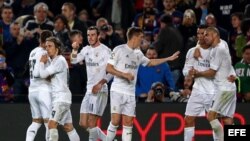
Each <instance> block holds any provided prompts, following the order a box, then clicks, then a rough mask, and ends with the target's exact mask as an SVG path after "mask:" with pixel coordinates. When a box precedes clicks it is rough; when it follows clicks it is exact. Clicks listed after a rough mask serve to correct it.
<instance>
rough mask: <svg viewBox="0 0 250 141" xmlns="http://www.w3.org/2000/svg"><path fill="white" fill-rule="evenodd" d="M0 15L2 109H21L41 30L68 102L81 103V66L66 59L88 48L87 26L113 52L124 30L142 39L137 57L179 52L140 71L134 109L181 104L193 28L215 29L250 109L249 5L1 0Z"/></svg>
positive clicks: (243, 1) (214, 0) (218, 0)
mask: <svg viewBox="0 0 250 141" xmlns="http://www.w3.org/2000/svg"><path fill="white" fill-rule="evenodd" d="M0 8H1V19H0V102H6V103H8V102H27V94H28V86H29V75H30V72H29V62H28V57H29V53H30V52H31V50H32V49H34V48H35V47H37V46H39V41H38V38H39V34H40V33H41V31H42V30H46V29H47V30H50V31H53V34H54V36H56V37H58V38H59V39H60V40H61V42H62V43H63V44H64V56H65V58H66V59H67V60H68V62H69V72H70V83H69V88H70V90H71V92H72V94H73V102H74V101H81V100H82V97H83V95H84V94H85V91H86V81H87V78H86V77H87V76H86V66H85V62H80V63H78V64H74V65H72V64H70V61H69V58H70V57H69V55H70V53H71V50H72V46H71V45H72V43H73V42H77V44H78V45H79V47H81V48H82V47H84V46H85V45H87V34H86V33H87V28H88V27H90V26H93V25H95V26H97V27H98V28H99V29H100V31H101V34H100V41H101V43H103V44H105V45H107V46H108V47H109V48H110V49H111V50H112V49H113V48H115V47H116V46H117V45H120V44H123V43H126V38H125V37H126V35H125V34H126V31H127V29H128V28H129V27H131V26H137V27H140V28H142V29H143V31H144V39H143V42H142V43H141V46H140V49H141V50H142V52H143V53H144V54H145V56H147V57H148V58H151V59H153V58H163V57H168V56H170V55H171V54H173V53H174V52H176V51H178V50H179V51H181V55H180V58H179V59H177V60H175V61H173V62H169V63H168V64H163V65H159V66H156V67H152V68H148V67H143V66H140V68H139V72H138V77H137V85H136V96H137V101H138V102H186V101H187V100H188V97H189V95H190V94H191V90H192V83H193V80H192V78H187V77H184V76H183V74H182V69H183V66H184V63H185V57H186V53H187V51H188V50H189V49H190V48H192V47H194V46H195V45H196V43H197V38H196V34H197V28H198V26H199V25H207V26H215V27H217V28H218V30H219V32H220V36H221V38H222V39H223V40H225V41H226V42H227V43H228V45H229V49H230V53H231V57H232V62H233V65H234V66H235V68H236V74H237V76H238V79H237V83H238V102H249V101H250V87H249V84H250V65H249V64H250V49H249V48H244V47H245V46H247V45H249V44H250V1H249V0H71V1H66V0H0ZM243 48H244V49H243ZM79 50H80V49H79ZM74 97H75V98H74Z"/></svg>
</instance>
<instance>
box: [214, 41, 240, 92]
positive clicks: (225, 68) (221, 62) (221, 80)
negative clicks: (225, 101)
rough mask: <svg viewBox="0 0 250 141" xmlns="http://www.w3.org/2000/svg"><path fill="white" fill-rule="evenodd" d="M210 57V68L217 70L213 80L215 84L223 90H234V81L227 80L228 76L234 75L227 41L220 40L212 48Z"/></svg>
mask: <svg viewBox="0 0 250 141" xmlns="http://www.w3.org/2000/svg"><path fill="white" fill-rule="evenodd" d="M210 57H211V59H210V68H211V69H213V70H216V71H217V72H216V74H215V80H214V82H215V86H216V87H217V88H218V89H219V90H224V91H234V90H236V85H235V83H231V82H229V81H228V80H227V78H228V76H230V75H235V71H234V68H233V66H232V62H231V56H230V53H229V48H228V45H227V43H226V42H225V41H223V40H220V43H218V44H217V45H216V47H213V48H212V51H211V55H210ZM235 76H236V75H235Z"/></svg>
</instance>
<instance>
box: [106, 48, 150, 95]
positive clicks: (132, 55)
mask: <svg viewBox="0 0 250 141" xmlns="http://www.w3.org/2000/svg"><path fill="white" fill-rule="evenodd" d="M149 61H150V60H149V59H148V58H147V57H145V56H144V55H143V53H142V52H141V50H139V49H134V50H133V49H131V48H129V47H128V45H127V44H123V45H120V46H117V47H115V48H114V50H113V52H112V54H111V57H110V59H109V61H108V63H109V64H111V65H113V66H114V68H115V69H116V70H118V71H121V72H124V73H132V74H133V75H134V80H133V81H128V80H125V79H123V78H120V77H117V76H115V77H114V80H113V82H112V86H111V91H116V92H119V93H123V94H127V95H133V96H135V84H136V79H137V78H136V77H137V72H138V67H139V65H141V64H142V65H143V66H146V65H147V64H148V63H149Z"/></svg>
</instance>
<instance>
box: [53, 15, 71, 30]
mask: <svg viewBox="0 0 250 141" xmlns="http://www.w3.org/2000/svg"><path fill="white" fill-rule="evenodd" d="M58 19H61V20H62V22H63V24H64V25H65V26H66V29H68V30H69V29H70V28H69V25H68V20H67V18H66V17H65V16H64V15H62V14H59V15H57V16H56V17H55V19H54V22H55V21H57V20H58Z"/></svg>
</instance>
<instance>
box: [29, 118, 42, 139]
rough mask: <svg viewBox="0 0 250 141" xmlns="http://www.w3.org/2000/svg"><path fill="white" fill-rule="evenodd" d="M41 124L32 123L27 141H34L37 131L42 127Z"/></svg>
mask: <svg viewBox="0 0 250 141" xmlns="http://www.w3.org/2000/svg"><path fill="white" fill-rule="evenodd" d="M41 125H42V124H41V123H37V122H32V123H31V125H30V126H29V128H28V129H27V132H26V141H34V139H35V137H36V133H37V130H38V129H39V128H40V127H41Z"/></svg>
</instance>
